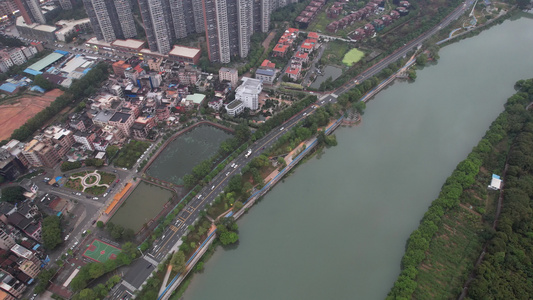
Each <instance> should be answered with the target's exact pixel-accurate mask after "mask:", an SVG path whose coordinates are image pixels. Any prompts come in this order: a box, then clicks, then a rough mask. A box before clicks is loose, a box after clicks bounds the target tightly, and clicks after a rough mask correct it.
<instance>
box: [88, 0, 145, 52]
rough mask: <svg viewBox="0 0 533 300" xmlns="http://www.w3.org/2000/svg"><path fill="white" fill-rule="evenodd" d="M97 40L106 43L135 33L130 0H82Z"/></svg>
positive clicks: (129, 36) (132, 35)
mask: <svg viewBox="0 0 533 300" xmlns="http://www.w3.org/2000/svg"><path fill="white" fill-rule="evenodd" d="M83 5H84V6H85V10H86V11H87V15H88V16H89V19H90V20H91V25H92V27H93V31H94V33H95V35H96V38H97V39H98V40H103V41H106V42H108V43H110V42H113V41H114V40H116V39H124V38H131V37H134V36H136V35H137V30H136V28H135V21H134V19H133V12H132V7H131V2H130V0H114V1H106V0H83Z"/></svg>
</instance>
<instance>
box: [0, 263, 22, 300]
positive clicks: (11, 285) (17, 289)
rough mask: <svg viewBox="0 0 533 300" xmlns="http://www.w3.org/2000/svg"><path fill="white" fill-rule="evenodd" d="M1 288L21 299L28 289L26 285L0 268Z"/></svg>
mask: <svg viewBox="0 0 533 300" xmlns="http://www.w3.org/2000/svg"><path fill="white" fill-rule="evenodd" d="M0 288H1V289H2V290H4V291H5V292H8V293H9V294H10V295H11V296H13V297H15V298H17V299H19V298H21V297H22V293H24V291H25V290H26V285H24V283H22V282H20V281H19V280H17V279H16V278H14V277H13V276H12V275H11V274H9V273H7V272H6V271H4V270H1V269H0Z"/></svg>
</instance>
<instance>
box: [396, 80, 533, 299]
mask: <svg viewBox="0 0 533 300" xmlns="http://www.w3.org/2000/svg"><path fill="white" fill-rule="evenodd" d="M532 84H533V83H532ZM528 97H529V98H530V99H533V91H531V93H530V94H529V96H528V95H527V93H525V95H524V92H523V91H520V92H519V93H517V94H515V95H514V96H512V97H510V98H509V99H508V101H507V104H506V105H505V111H504V112H502V113H501V114H500V115H499V116H498V118H497V119H496V120H495V121H494V122H493V123H492V125H491V126H490V128H489V130H488V131H487V133H486V134H485V136H484V137H483V138H482V139H481V141H480V142H479V143H478V145H477V146H476V147H474V149H473V150H472V152H471V153H470V154H469V155H468V157H467V159H466V160H464V161H462V162H461V163H460V164H459V165H458V166H457V168H456V169H455V171H454V172H453V173H452V175H451V176H450V177H448V179H447V180H446V183H445V184H444V186H443V187H442V189H441V192H440V194H439V197H438V198H437V199H436V200H435V201H433V203H432V205H431V206H430V208H429V210H428V211H427V212H426V214H425V215H424V218H423V219H422V220H421V221H420V226H419V227H418V229H416V230H415V231H413V233H412V234H411V236H410V237H409V240H408V243H407V250H406V252H405V254H404V256H403V258H402V272H401V273H400V276H399V278H398V280H397V281H396V283H395V284H394V286H393V288H392V290H391V292H390V293H389V295H388V297H387V299H398V298H405V299H408V298H415V299H429V298H435V296H436V295H438V296H439V297H442V298H446V299H450V298H456V297H457V296H458V295H459V294H461V292H462V291H463V285H464V284H465V281H466V278H467V277H468V275H469V274H470V273H471V272H472V271H473V269H474V265H475V263H476V259H477V258H478V256H480V254H481V257H480V258H482V257H483V253H484V252H485V250H486V247H487V245H486V244H485V243H486V242H487V241H489V240H490V238H491V237H492V235H493V234H494V229H495V228H496V223H497V221H498V217H499V212H500V208H501V202H499V201H498V200H499V199H500V194H501V193H500V192H499V191H492V190H490V189H488V188H487V186H489V185H490V184H491V178H492V177H493V176H492V174H498V175H502V178H504V177H503V176H504V175H505V171H504V170H505V169H506V167H505V162H506V161H507V160H508V154H509V147H508V145H509V144H510V143H512V140H513V139H514V138H513V136H512V135H515V134H516V132H517V131H518V132H520V130H521V128H522V127H523V126H524V121H525V120H527V118H524V117H523V116H524V115H525V114H526V113H525V107H526V105H528V104H529V100H528ZM504 181H505V178H504ZM502 188H503V186H502ZM498 189H499V187H498ZM483 244H485V246H483ZM478 264H479V263H478Z"/></svg>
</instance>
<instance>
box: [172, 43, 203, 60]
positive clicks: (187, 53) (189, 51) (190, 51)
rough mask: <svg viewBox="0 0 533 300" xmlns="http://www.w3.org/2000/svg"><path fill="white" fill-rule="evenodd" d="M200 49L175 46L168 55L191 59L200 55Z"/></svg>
mask: <svg viewBox="0 0 533 300" xmlns="http://www.w3.org/2000/svg"><path fill="white" fill-rule="evenodd" d="M200 51H201V50H200V49H198V48H192V47H185V46H179V45H175V46H174V48H172V50H170V52H169V53H168V54H169V55H174V56H182V57H190V58H193V57H195V56H196V55H198V54H199V53H200Z"/></svg>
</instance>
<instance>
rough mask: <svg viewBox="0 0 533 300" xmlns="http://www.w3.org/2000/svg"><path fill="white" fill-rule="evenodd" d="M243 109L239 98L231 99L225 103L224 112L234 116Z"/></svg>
mask: <svg viewBox="0 0 533 300" xmlns="http://www.w3.org/2000/svg"><path fill="white" fill-rule="evenodd" d="M243 111H244V104H243V103H242V101H241V100H237V99H235V100H233V101H231V102H230V103H228V104H226V112H227V113H228V115H230V116H232V117H235V116H236V115H238V114H240V113H242V112H243Z"/></svg>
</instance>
